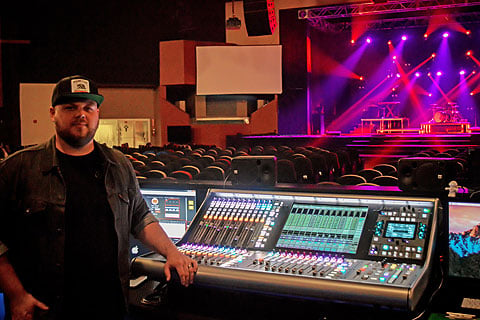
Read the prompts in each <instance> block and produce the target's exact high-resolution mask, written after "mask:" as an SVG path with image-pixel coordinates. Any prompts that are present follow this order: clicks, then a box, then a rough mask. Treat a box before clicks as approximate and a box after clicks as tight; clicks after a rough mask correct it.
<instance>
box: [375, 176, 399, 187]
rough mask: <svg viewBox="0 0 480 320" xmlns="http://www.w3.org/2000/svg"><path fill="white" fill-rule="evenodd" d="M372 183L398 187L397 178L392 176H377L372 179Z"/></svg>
mask: <svg viewBox="0 0 480 320" xmlns="http://www.w3.org/2000/svg"><path fill="white" fill-rule="evenodd" d="M372 183H376V184H378V185H380V186H398V178H397V177H392V176H379V177H376V178H373V180H372Z"/></svg>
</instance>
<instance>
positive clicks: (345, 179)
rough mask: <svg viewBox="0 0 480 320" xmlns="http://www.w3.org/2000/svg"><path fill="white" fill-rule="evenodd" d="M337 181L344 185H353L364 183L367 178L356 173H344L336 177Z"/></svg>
mask: <svg viewBox="0 0 480 320" xmlns="http://www.w3.org/2000/svg"><path fill="white" fill-rule="evenodd" d="M337 182H338V183H340V184H341V185H344V186H346V185H349V186H354V185H357V184H360V183H366V182H367V180H366V179H365V178H364V177H362V176H359V175H357V174H344V175H343V176H340V177H338V178H337Z"/></svg>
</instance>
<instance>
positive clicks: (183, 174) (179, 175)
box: [168, 170, 193, 181]
mask: <svg viewBox="0 0 480 320" xmlns="http://www.w3.org/2000/svg"><path fill="white" fill-rule="evenodd" d="M168 176H169V177H172V178H175V179H177V180H184V181H188V180H192V179H193V177H192V174H191V173H190V172H188V171H184V170H176V171H173V172H171V173H170V174H169V175H168Z"/></svg>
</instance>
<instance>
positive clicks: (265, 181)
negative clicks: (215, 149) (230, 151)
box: [232, 156, 277, 186]
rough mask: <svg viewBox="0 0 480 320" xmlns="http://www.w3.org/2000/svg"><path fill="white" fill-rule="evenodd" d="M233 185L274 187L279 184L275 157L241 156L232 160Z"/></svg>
mask: <svg viewBox="0 0 480 320" xmlns="http://www.w3.org/2000/svg"><path fill="white" fill-rule="evenodd" d="M232 173H233V177H232V184H236V185H238V184H240V185H263V186H274V185H275V184H276V183H277V158H276V157H275V156H239V157H235V158H233V159H232Z"/></svg>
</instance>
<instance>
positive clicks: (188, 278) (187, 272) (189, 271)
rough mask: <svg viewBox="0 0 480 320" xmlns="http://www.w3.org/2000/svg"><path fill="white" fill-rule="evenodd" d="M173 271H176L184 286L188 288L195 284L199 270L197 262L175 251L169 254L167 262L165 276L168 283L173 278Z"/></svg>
mask: <svg viewBox="0 0 480 320" xmlns="http://www.w3.org/2000/svg"><path fill="white" fill-rule="evenodd" d="M171 269H176V270H177V273H178V276H179V277H180V281H181V283H182V285H184V286H185V287H188V286H189V285H190V284H192V283H193V278H194V277H195V273H197V270H198V264H197V261H195V260H193V259H190V258H189V257H187V256H185V255H184V254H182V253H181V252H180V251H178V250H175V251H173V252H172V253H170V254H168V256H167V262H166V263H165V268H164V272H165V276H166V277H167V281H170V278H171V276H172V273H171Z"/></svg>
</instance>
